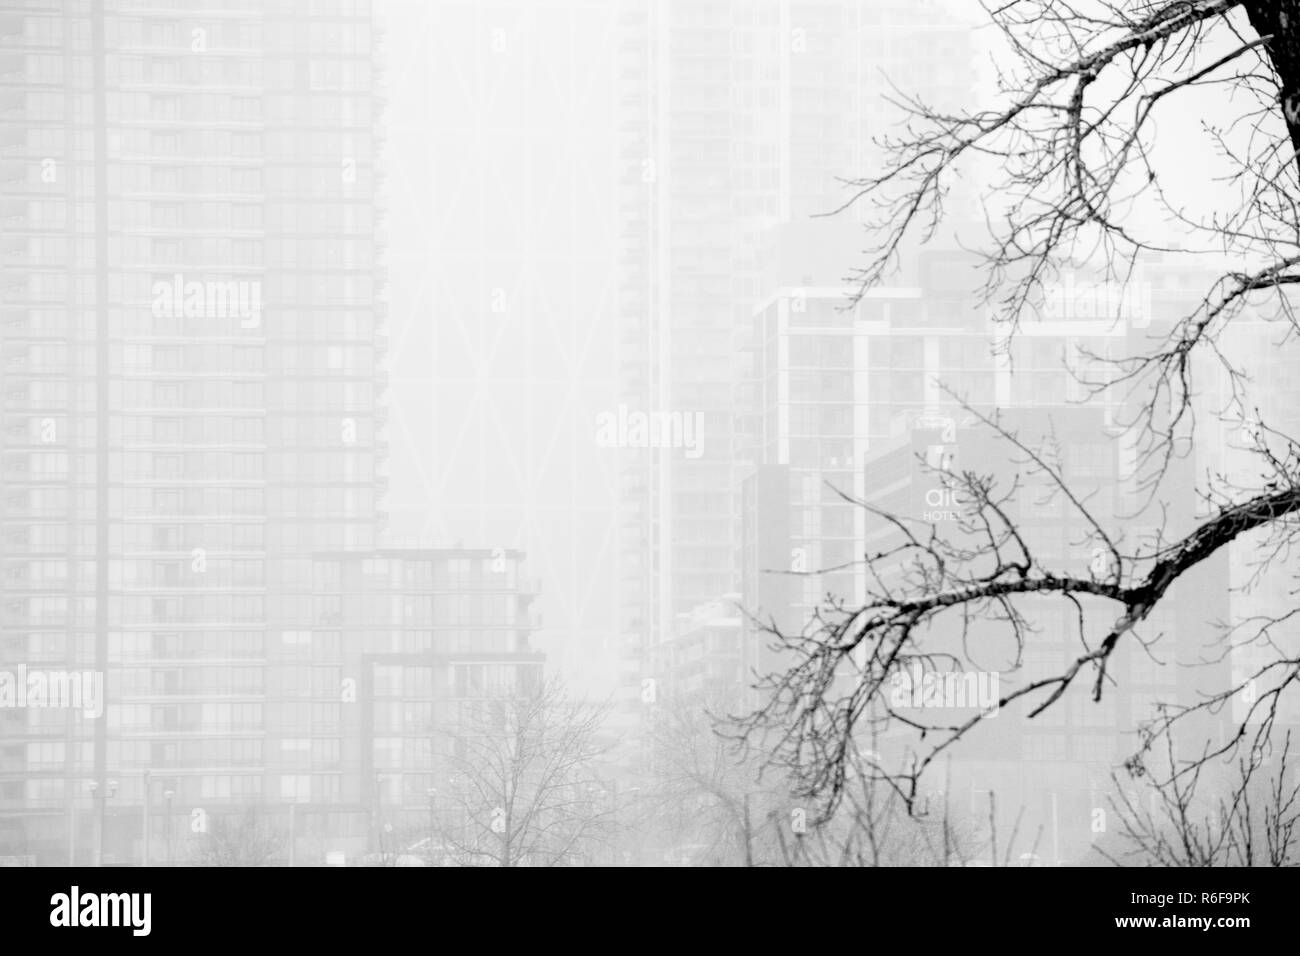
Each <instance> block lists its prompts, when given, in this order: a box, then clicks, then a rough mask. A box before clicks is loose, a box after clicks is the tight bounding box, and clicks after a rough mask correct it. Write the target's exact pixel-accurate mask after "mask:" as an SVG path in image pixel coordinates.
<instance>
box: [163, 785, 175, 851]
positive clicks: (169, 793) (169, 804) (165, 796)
mask: <svg viewBox="0 0 1300 956" xmlns="http://www.w3.org/2000/svg"><path fill="white" fill-rule="evenodd" d="M174 796H176V791H175V790H164V791H163V799H164V800H166V801H167V865H168V866H172V865H173V864H172V797H174Z"/></svg>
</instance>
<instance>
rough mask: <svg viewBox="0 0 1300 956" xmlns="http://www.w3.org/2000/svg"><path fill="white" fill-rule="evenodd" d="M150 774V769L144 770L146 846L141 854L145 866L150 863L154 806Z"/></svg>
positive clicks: (144, 842)
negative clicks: (151, 817) (150, 819)
mask: <svg viewBox="0 0 1300 956" xmlns="http://www.w3.org/2000/svg"><path fill="white" fill-rule="evenodd" d="M149 774H150V771H148V770H146V771H145V772H144V820H143V821H142V822H143V831H144V832H143V834H142V836H143V840H142V842H143V844H144V846H143V848H142V850H141V854H140V856H141V859H142V860H143V865H144V866H148V865H149V812H150V810H151V809H152V807H151V806H150V803H149V798H150V793H149Z"/></svg>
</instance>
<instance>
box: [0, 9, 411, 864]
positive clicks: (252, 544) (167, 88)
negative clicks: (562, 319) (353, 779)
mask: <svg viewBox="0 0 1300 956" xmlns="http://www.w3.org/2000/svg"><path fill="white" fill-rule="evenodd" d="M317 12H318V13H320V16H317V17H313V19H312V21H311V22H310V23H306V22H304V20H303V17H302V9H301V7H300V5H298V4H295V3H291V2H272V3H257V4H252V3H248V2H238V3H235V2H231V3H220V2H212V3H209V4H206V5H195V4H173V5H170V6H166V5H164V6H157V5H155V6H152V7H151V6H149V5H118V4H106V3H99V2H93V3H81V4H62V5H42V6H38V5H28V6H25V7H23V8H22V9H10V10H8V11H6V12H4V13H3V14H0V99H2V100H3V102H4V104H5V108H4V110H3V111H0V215H2V216H3V220H4V226H3V231H4V240H3V252H2V253H0V254H2V255H3V257H4V265H5V269H4V275H3V277H2V278H0V292H2V294H0V361H2V363H3V365H2V366H0V379H2V382H3V385H2V387H3V395H2V396H0V416H2V423H3V424H2V427H3V447H2V448H0V485H2V486H3V487H2V489H0V496H2V499H3V503H2V505H0V568H2V569H3V572H2V575H0V669H2V668H7V667H10V666H11V665H17V664H25V665H29V666H32V667H37V666H39V667H42V668H65V669H70V670H76V671H81V670H87V669H89V670H93V671H95V672H96V673H99V674H101V675H102V676H103V677H104V679H105V687H106V693H107V708H106V710H105V713H104V715H103V716H102V717H101V718H99V719H97V720H92V719H86V718H84V717H82V716H79V715H77V714H76V713H74V712H72V711H67V710H65V711H55V710H43V711H36V710H32V709H19V708H0V856H4V855H13V856H21V857H35V858H36V859H37V860H39V861H40V862H44V863H66V862H69V861H71V860H75V861H76V862H78V863H82V864H84V863H87V862H91V861H93V860H96V859H98V858H99V856H100V848H101V847H102V848H103V856H104V859H106V860H118V861H129V860H138V859H139V858H140V856H141V847H140V843H139V835H140V834H139V832H138V831H139V823H138V821H139V819H140V817H141V813H140V810H139V808H140V807H141V805H142V804H143V803H144V802H145V800H146V799H148V800H149V801H150V802H151V803H152V806H153V808H154V809H155V811H156V812H159V811H160V809H161V808H162V807H164V806H166V805H170V806H171V807H172V809H173V813H174V816H175V817H176V822H177V823H178V825H179V824H182V823H183V822H184V820H186V819H188V816H187V815H188V812H189V809H190V808H191V807H197V806H202V807H205V808H210V809H213V810H215V809H216V808H219V807H227V806H238V805H244V804H250V803H260V802H262V801H269V802H275V801H279V800H282V799H284V792H285V791H284V784H283V782H282V780H281V779H280V775H278V774H277V773H275V772H273V771H269V770H268V766H274V765H276V764H277V762H278V761H281V760H282V759H283V758H282V756H281V754H280V753H279V752H278V749H277V748H278V745H279V742H280V741H281V740H282V739H283V738H284V737H285V724H284V723H283V721H284V720H285V718H286V715H287V714H288V713H289V711H288V710H286V708H289V705H288V704H286V703H285V702H284V695H286V694H289V693H290V691H289V689H288V688H286V687H285V686H283V685H282V680H283V678H282V677H281V676H279V675H278V674H277V671H276V668H275V665H274V664H273V661H274V660H275V659H276V656H277V655H278V654H279V653H280V649H281V648H282V647H283V635H284V634H285V633H287V632H296V631H297V630H298V629H299V628H300V627H301V623H302V618H301V617H299V616H298V615H299V611H300V607H299V605H298V599H296V598H293V597H289V596H286V593H287V592H292V591H293V590H294V589H295V588H296V587H299V586H302V587H304V588H307V587H309V586H310V583H309V582H310V573H311V555H312V553H313V552H315V551H318V550H321V549H342V548H352V549H358V550H366V549H369V548H372V547H373V546H374V545H375V542H376V540H377V538H378V535H379V533H380V532H381V530H382V527H383V513H382V509H381V500H382V495H383V491H384V485H385V482H386V476H385V467H386V466H385V464H384V461H385V458H386V437H385V432H384V426H385V419H386V413H385V410H384V391H385V389H386V388H387V372H386V370H385V364H384V363H385V354H386V352H387V317H386V312H385V309H386V307H385V305H384V294H383V289H384V281H385V280H384V268H383V265H382V262H381V259H380V256H381V251H382V245H383V232H382V217H383V210H382V205H381V204H380V203H379V202H378V197H379V191H378V184H379V181H380V178H381V176H380V172H379V170H378V169H377V163H376V156H377V154H378V146H377V139H378V137H377V133H376V120H377V116H378V113H379V111H380V109H381V108H382V100H381V98H380V97H379V96H378V94H377V92H376V81H377V76H378V72H379V68H378V66H377V65H376V63H375V60H374V40H375V31H374V27H373V26H372V23H371V11H370V3H369V2H367V0H363V2H359V3H350V4H346V5H342V6H337V7H336V8H334V9H333V10H332V11H331V12H330V13H329V14H325V13H322V12H320V11H317ZM303 600H306V598H305V597H304V598H303ZM296 692H297V691H296V690H295V691H294V693H296ZM293 706H295V707H297V706H298V704H294V705H293ZM301 707H302V708H303V709H304V710H310V709H311V705H310V704H308V703H306V702H304V703H303V704H302V705H301ZM290 709H292V708H290ZM294 713H296V711H295V712H294ZM295 720H296V717H295ZM295 726H296V725H295ZM296 732H297V731H295V733H296ZM334 739H336V738H334ZM322 747H323V748H324V750H323V751H322V750H321V748H322ZM309 750H310V753H311V754H317V752H318V751H321V752H329V747H328V740H320V741H316V742H313V743H310V747H309ZM146 771H149V775H148V777H146ZM315 786H316V784H311V785H310V786H309V787H308V789H310V788H311V787H315ZM321 786H322V787H324V788H325V790H326V791H327V790H328V785H327V784H326V783H324V782H322V783H321ZM146 787H148V792H147V796H146ZM294 793H295V794H296V793H297V791H296V790H295V791H294ZM169 794H170V796H169ZM101 819H105V820H107V832H105V833H100V832H99V821H100V820H101ZM133 831H134V835H132V832H133ZM155 836H156V834H155ZM154 858H155V859H158V858H159V857H158V854H157V851H156V850H155V855H154Z"/></svg>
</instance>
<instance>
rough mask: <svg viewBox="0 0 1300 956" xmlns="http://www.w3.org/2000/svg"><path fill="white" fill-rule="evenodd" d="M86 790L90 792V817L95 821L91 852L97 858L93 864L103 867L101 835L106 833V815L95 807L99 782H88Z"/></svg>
mask: <svg viewBox="0 0 1300 956" xmlns="http://www.w3.org/2000/svg"><path fill="white" fill-rule="evenodd" d="M86 789H87V790H89V791H90V815H91V819H92V820H94V821H95V834H94V836H93V838H92V842H91V844H90V845H91V852H92V853H93V854H94V855H95V858H94V860H92V861H91V863H92V865H94V866H102V865H103V863H104V860H103V853H104V841H103V839H102V836H101V834H102V833H103V832H104V815H103V813H102V812H100V809H99V808H98V807H96V806H95V800H96V798H97V797H98V795H99V794H98V791H99V781H97V780H87V781H86Z"/></svg>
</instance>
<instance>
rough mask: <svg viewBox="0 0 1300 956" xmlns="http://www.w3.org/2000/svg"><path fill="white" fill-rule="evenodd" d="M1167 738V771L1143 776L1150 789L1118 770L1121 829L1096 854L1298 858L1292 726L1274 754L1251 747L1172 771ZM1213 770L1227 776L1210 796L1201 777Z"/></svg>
mask: <svg viewBox="0 0 1300 956" xmlns="http://www.w3.org/2000/svg"><path fill="white" fill-rule="evenodd" d="M1165 743H1166V749H1165V751H1164V753H1163V755H1162V756H1163V763H1164V770H1165V772H1164V773H1163V774H1161V775H1160V776H1158V777H1156V778H1154V779H1153V780H1152V779H1150V778H1145V779H1144V778H1143V777H1139V782H1140V783H1142V784H1145V786H1144V787H1143V791H1145V792H1142V791H1135V790H1134V789H1133V788H1132V787H1131V786H1130V785H1128V784H1131V783H1132V778H1131V777H1127V778H1123V779H1121V778H1120V777H1119V776H1116V778H1115V795H1114V796H1113V797H1112V798H1111V800H1110V804H1111V809H1112V811H1113V812H1114V814H1115V816H1116V818H1117V820H1118V823H1119V826H1118V831H1117V833H1116V834H1115V836H1114V837H1113V838H1112V839H1109V840H1105V841H1098V843H1097V844H1096V845H1095V849H1096V851H1097V854H1098V855H1099V856H1101V857H1102V858H1103V859H1105V860H1108V861H1110V862H1112V863H1114V864H1116V865H1119V866H1296V865H1297V864H1300V839H1298V838H1300V832H1297V824H1300V782H1297V781H1296V780H1295V779H1294V769H1295V768H1294V767H1293V766H1292V765H1291V763H1290V760H1289V758H1290V756H1291V734H1290V733H1287V734H1286V735H1285V739H1284V741H1283V743H1282V745H1281V747H1280V748H1279V749H1278V752H1277V753H1276V754H1275V755H1274V754H1261V753H1260V752H1258V751H1256V752H1252V753H1251V754H1249V755H1247V756H1244V757H1242V758H1241V759H1240V760H1239V761H1238V762H1237V764H1236V765H1235V766H1234V767H1230V768H1223V767H1219V766H1217V765H1208V764H1204V763H1201V764H1198V765H1196V766H1195V767H1193V769H1192V770H1191V772H1190V773H1188V774H1186V775H1179V774H1177V773H1175V772H1173V771H1174V770H1175V769H1176V758H1175V757H1174V754H1173V748H1172V746H1171V745H1170V738H1169V737H1165ZM1274 756H1276V758H1277V759H1276V761H1274V760H1273V759H1272V758H1273V757H1274ZM1274 763H1276V769H1273V767H1272V765H1273V764H1274ZM1215 771H1218V772H1219V774H1220V775H1221V776H1223V777H1225V778H1227V779H1226V780H1224V781H1215V783H1216V784H1218V785H1217V786H1214V787H1212V788H1209V789H1212V790H1213V791H1214V792H1215V793H1218V794H1221V795H1219V796H1216V797H1209V796H1207V794H1206V790H1207V788H1206V787H1204V786H1201V783H1202V778H1204V777H1205V776H1206V775H1207V774H1209V773H1212V772H1215ZM1288 776H1291V777H1292V778H1293V779H1292V780H1291V781H1290V782H1288V779H1287V778H1288ZM1148 780H1150V782H1149V783H1148ZM1144 797H1145V798H1146V799H1143V798H1144Z"/></svg>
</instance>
